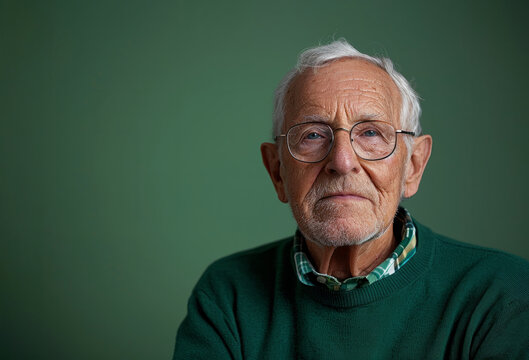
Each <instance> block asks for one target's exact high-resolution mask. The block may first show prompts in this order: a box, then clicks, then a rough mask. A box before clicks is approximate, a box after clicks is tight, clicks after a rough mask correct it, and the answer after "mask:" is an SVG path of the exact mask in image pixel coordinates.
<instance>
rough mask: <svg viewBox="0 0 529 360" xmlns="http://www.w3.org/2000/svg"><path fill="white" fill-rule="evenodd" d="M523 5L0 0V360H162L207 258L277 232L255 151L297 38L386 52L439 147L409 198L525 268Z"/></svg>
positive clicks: (454, 232)
mask: <svg viewBox="0 0 529 360" xmlns="http://www.w3.org/2000/svg"><path fill="white" fill-rule="evenodd" d="M526 14H527V7H526V6H525V5H524V2H522V1H517V2H515V1H461V0H457V1H456V0H450V1H423V0H414V1H389V0H388V1H382V0H380V1H378V0H371V1H366V0H363V1H360V0H358V1H356V0H355V1H353V0H349V1H345V0H326V1H324V0H318V1H314V0H305V1H299V2H294V1H252V0H245V1H242V0H241V1H224V2H223V1H208V2H204V1H170V2H148V1H143V2H142V1H112V0H110V1H64V2H60V1H40V2H39V1H35V2H27V1H1V2H0V92H1V93H0V121H1V127H0V165H1V171H0V222H1V223H0V239H1V248H0V276H1V294H0V295H1V296H0V314H1V318H0V329H1V334H0V338H1V340H0V341H1V344H0V357H2V358H3V359H30V358H31V359H168V358H170V357H171V354H172V348H173V343H174V336H175V334H176V330H177V327H178V325H179V323H180V322H181V321H182V319H183V317H184V316H185V312H186V302H187V298H188V296H189V294H190V292H191V289H192V287H193V285H194V284H195V282H196V281H197V279H198V277H199V276H200V274H201V273H202V272H203V271H204V269H205V268H206V266H207V265H208V264H209V263H211V262H212V261H213V260H214V259H217V258H219V257H221V256H224V255H227V254H230V253H233V252H235V251H238V250H242V249H246V248H250V247H254V246H257V245H259V244H263V243H265V242H269V241H272V240H276V239H279V238H281V237H285V236H289V235H291V234H292V233H293V231H294V230H295V223H294V221H293V220H292V218H291V215H290V212H289V209H288V207H287V206H286V205H284V204H281V203H280V202H279V201H278V200H277V199H276V196H275V193H274V191H273V187H272V185H271V183H270V181H269V179H268V175H267V174H266V171H265V169H264V167H263V166H262V165H261V158H260V153H259V145H260V143H261V142H263V141H268V140H269V139H270V131H271V112H272V93H273V90H274V88H275V86H276V84H277V83H278V81H279V80H280V79H281V77H282V76H283V75H284V73H285V72H286V71H287V70H288V69H290V68H291V67H292V66H293V65H294V64H295V61H296V57H297V55H298V54H299V52H300V51H301V50H302V49H304V48H307V47H310V46H314V45H317V44H318V43H325V42H328V41H329V40H332V39H333V38H339V37H345V38H346V39H348V40H349V41H350V42H351V43H352V44H353V45H354V46H356V47H357V48H358V49H359V50H361V51H364V52H367V53H370V54H378V55H386V56H389V57H391V58H392V59H393V60H394V61H395V63H396V64H397V66H398V68H399V69H400V71H402V73H403V74H404V75H405V76H406V77H407V78H408V79H410V80H411V82H412V83H413V84H414V86H415V88H416V89H417V91H418V92H419V94H420V95H421V97H422V98H423V102H422V105H423V116H422V124H423V127H424V129H425V131H426V132H427V133H430V134H432V136H433V138H434V149H433V155H432V158H431V160H430V163H429V166H428V168H427V170H426V174H425V176H424V178H423V182H422V184H421V189H420V191H419V193H418V194H417V195H416V196H415V197H414V198H413V199H411V200H409V201H406V206H407V207H408V208H409V209H410V210H411V212H412V214H414V215H415V217H416V218H417V219H418V220H420V221H421V222H423V223H425V224H427V225H429V226H430V227H432V228H433V229H434V230H436V231H439V232H442V233H444V234H446V235H449V236H453V237H455V238H457V239H460V240H463V241H467V242H471V243H475V244H481V245H484V246H491V247H495V248H499V249H503V250H505V251H509V252H512V253H515V254H518V255H519V256H522V257H525V258H529V244H528V241H527V236H526V233H525V230H526V226H527V210H526V209H527V208H526V206H527V204H528V202H529V192H528V186H527V180H526V178H527V176H528V175H529V165H528V161H527V155H528V154H529V141H528V135H527V134H528V133H529V125H528V122H527V120H526V114H525V113H526V110H527V102H528V100H527V98H528V97H527V95H528V90H527V84H528V81H529V73H528V70H527V64H528V63H529V62H528V60H529V52H528V46H529V42H528V41H527V35H528V25H527V21H526Z"/></svg>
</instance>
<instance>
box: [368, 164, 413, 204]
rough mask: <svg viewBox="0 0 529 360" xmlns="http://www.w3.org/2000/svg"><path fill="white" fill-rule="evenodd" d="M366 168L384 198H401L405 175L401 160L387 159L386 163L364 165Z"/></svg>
mask: <svg viewBox="0 0 529 360" xmlns="http://www.w3.org/2000/svg"><path fill="white" fill-rule="evenodd" d="M382 161H383V160H382ZM364 169H365V170H366V172H367V173H368V175H369V177H370V178H371V181H372V182H373V185H374V186H375V187H376V189H377V191H378V193H379V195H381V197H382V198H385V199H390V198H392V197H395V198H400V192H401V184H402V179H403V176H404V171H403V166H402V164H401V163H400V162H398V161H387V162H385V163H377V164H371V165H370V166H366V167H364ZM381 200H382V199H381Z"/></svg>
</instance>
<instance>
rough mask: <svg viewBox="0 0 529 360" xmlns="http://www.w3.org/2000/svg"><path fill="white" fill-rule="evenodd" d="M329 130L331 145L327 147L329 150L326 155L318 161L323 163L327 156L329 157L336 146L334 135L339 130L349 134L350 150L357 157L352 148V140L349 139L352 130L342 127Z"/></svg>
mask: <svg viewBox="0 0 529 360" xmlns="http://www.w3.org/2000/svg"><path fill="white" fill-rule="evenodd" d="M353 127H354V126H353ZM329 128H331V127H330V126H329ZM331 130H332V138H331V145H330V146H329V150H328V151H327V154H326V155H325V157H324V158H323V159H322V160H320V161H323V160H324V159H325V158H326V157H327V156H329V154H330V153H331V151H332V149H333V148H334V146H335V145H336V139H335V134H336V132H337V131H339V130H342V131H345V132H346V133H349V141H350V144H351V148H352V149H353V151H354V153H355V155H356V156H359V155H358V153H357V152H356V149H355V147H354V146H353V138H352V137H351V131H352V130H353V128H350V129H346V128H343V127H339V128H336V129H333V128H331Z"/></svg>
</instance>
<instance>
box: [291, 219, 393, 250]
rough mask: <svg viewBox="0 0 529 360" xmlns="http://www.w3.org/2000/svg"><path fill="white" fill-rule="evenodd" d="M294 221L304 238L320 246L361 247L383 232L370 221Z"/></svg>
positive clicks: (383, 230) (377, 225)
mask: <svg viewBox="0 0 529 360" xmlns="http://www.w3.org/2000/svg"><path fill="white" fill-rule="evenodd" d="M296 220H297V222H298V225H299V229H300V231H301V233H302V234H303V235H304V236H305V238H306V239H307V240H311V241H313V242H315V243H317V244H319V245H321V246H332V247H339V246H352V245H361V244H363V243H365V242H368V241H370V240H373V239H376V238H378V237H380V236H381V235H382V234H383V233H384V232H385V229H383V226H382V224H379V223H378V222H375V223H373V222H372V221H362V220H360V221H359V219H358V218H356V219H350V218H340V217H335V218H327V219H318V218H315V217H300V218H296Z"/></svg>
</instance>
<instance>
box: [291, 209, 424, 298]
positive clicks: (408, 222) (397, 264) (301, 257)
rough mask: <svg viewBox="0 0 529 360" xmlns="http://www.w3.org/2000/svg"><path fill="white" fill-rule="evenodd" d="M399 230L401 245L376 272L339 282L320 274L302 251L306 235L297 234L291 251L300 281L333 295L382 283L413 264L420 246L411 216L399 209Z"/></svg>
mask: <svg viewBox="0 0 529 360" xmlns="http://www.w3.org/2000/svg"><path fill="white" fill-rule="evenodd" d="M395 222H396V225H397V228H398V227H399V226H400V227H401V229H402V230H401V238H402V240H401V242H400V244H399V245H398V246H397V248H396V249H395V251H393V253H392V254H391V256H390V257H388V258H387V259H386V260H384V261H383V262H382V264H380V265H378V266H377V267H376V268H375V269H373V271H371V272H370V273H369V274H368V275H366V276H356V277H351V278H349V279H346V280H344V281H339V280H338V279H337V278H335V277H334V276H331V275H327V274H320V273H319V272H317V271H316V269H315V268H314V266H312V264H311V262H310V260H309V258H308V257H307V254H306V253H305V251H304V250H303V235H302V234H301V233H300V232H299V230H298V231H296V235H295V236H294V245H293V247H292V256H293V258H294V264H295V267H296V272H297V275H298V279H299V281H301V282H302V283H303V284H305V285H309V286H318V285H322V284H323V285H325V286H327V287H328V288H329V289H331V290H334V291H347V290H351V289H354V288H357V287H361V286H366V285H369V284H372V283H374V282H375V281H377V280H380V279H383V278H385V277H386V276H390V275H391V274H394V273H395V271H397V270H398V269H400V268H401V267H403V266H404V264H406V262H408V260H410V259H411V258H412V257H413V255H415V251H416V250H415V248H416V246H417V238H416V236H415V225H413V221H412V219H411V216H410V214H409V212H408V211H407V210H406V209H404V208H402V207H399V209H398V211H397V215H396V216H395Z"/></svg>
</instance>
